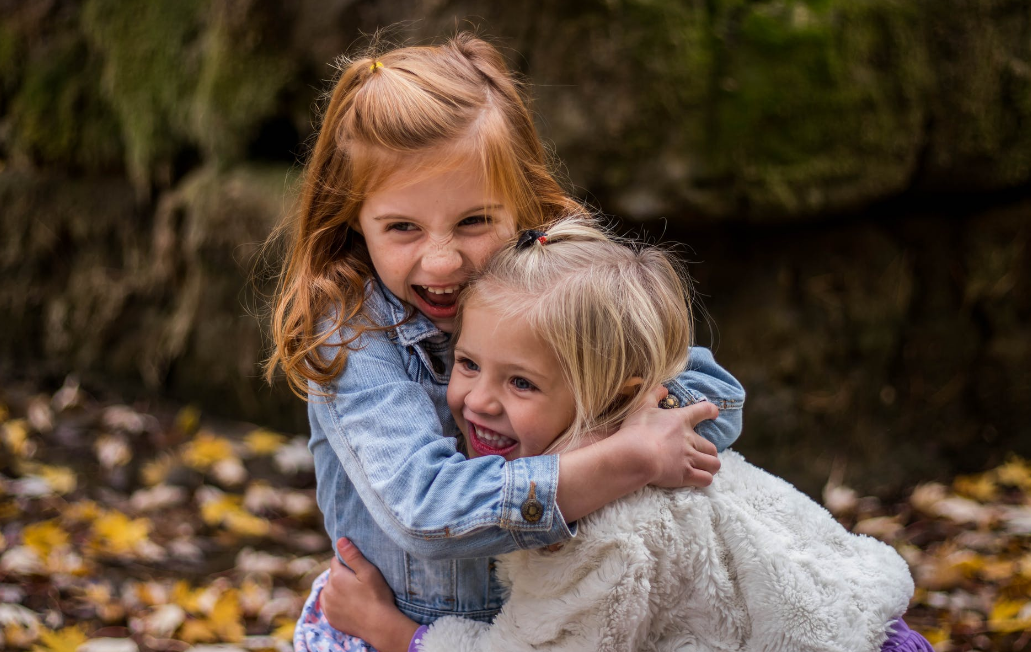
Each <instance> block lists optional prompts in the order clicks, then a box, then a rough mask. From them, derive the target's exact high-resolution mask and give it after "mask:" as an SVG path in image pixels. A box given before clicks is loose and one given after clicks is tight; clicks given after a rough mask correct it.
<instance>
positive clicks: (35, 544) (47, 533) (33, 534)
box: [21, 520, 69, 559]
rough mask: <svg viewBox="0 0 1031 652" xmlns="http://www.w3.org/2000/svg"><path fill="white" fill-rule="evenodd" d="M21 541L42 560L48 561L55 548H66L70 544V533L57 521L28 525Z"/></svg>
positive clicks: (23, 531)
mask: <svg viewBox="0 0 1031 652" xmlns="http://www.w3.org/2000/svg"><path fill="white" fill-rule="evenodd" d="M21 539H22V543H24V544H25V545H26V546H28V547H29V548H30V549H31V550H33V551H34V552H35V553H36V554H37V555H38V556H39V558H40V559H46V558H47V557H49V556H50V553H51V552H52V551H53V550H54V549H55V548H62V547H65V546H67V545H68V542H69V538H68V533H67V532H66V531H65V530H64V528H62V527H61V526H60V525H58V523H57V521H56V520H49V521H43V522H41V523H33V524H32V525H26V526H25V529H23V530H22V533H21Z"/></svg>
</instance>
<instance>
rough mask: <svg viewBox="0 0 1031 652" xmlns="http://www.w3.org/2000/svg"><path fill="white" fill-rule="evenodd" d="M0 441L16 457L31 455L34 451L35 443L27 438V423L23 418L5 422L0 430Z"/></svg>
mask: <svg viewBox="0 0 1031 652" xmlns="http://www.w3.org/2000/svg"><path fill="white" fill-rule="evenodd" d="M0 441H2V443H3V445H4V447H6V448H7V450H8V451H10V452H11V454H12V455H17V456H18V457H32V456H33V455H34V454H35V452H36V444H35V443H34V442H33V441H32V440H31V439H29V423H28V421H26V420H24V419H14V420H13V421H7V422H5V423H4V424H3V430H0Z"/></svg>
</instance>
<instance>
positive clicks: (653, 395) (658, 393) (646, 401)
mask: <svg viewBox="0 0 1031 652" xmlns="http://www.w3.org/2000/svg"><path fill="white" fill-rule="evenodd" d="M668 394H669V390H668V389H666V388H665V387H663V386H662V385H656V386H655V387H652V388H651V389H650V390H648V391H647V392H645V393H644V394H642V395H641V403H640V405H638V406H637V408H638V409H641V408H653V407H655V406H656V405H658V404H659V401H661V400H662V399H664V398H666V396H667V395H668Z"/></svg>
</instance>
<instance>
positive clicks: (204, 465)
mask: <svg viewBox="0 0 1031 652" xmlns="http://www.w3.org/2000/svg"><path fill="white" fill-rule="evenodd" d="M231 457H234V455H233V445H232V443H230V441H229V440H228V439H226V438H224V437H219V436H217V435H213V434H211V433H207V432H202V433H200V434H198V435H197V436H196V437H194V439H193V440H192V441H190V442H187V443H186V444H184V445H183V449H182V459H183V463H184V464H186V465H187V466H189V467H190V468H192V469H196V470H198V471H202V472H203V471H207V470H208V469H210V468H211V467H212V465H214V464H215V463H216V462H220V461H222V460H225V459H229V458H231Z"/></svg>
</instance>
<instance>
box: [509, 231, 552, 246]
mask: <svg viewBox="0 0 1031 652" xmlns="http://www.w3.org/2000/svg"><path fill="white" fill-rule="evenodd" d="M534 242H539V243H541V244H542V245H543V244H545V243H547V242H548V234H547V233H545V232H544V231H537V230H534V229H527V230H525V231H523V232H522V233H520V234H519V239H518V240H517V241H516V249H525V248H527V247H532V246H533V243H534Z"/></svg>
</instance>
